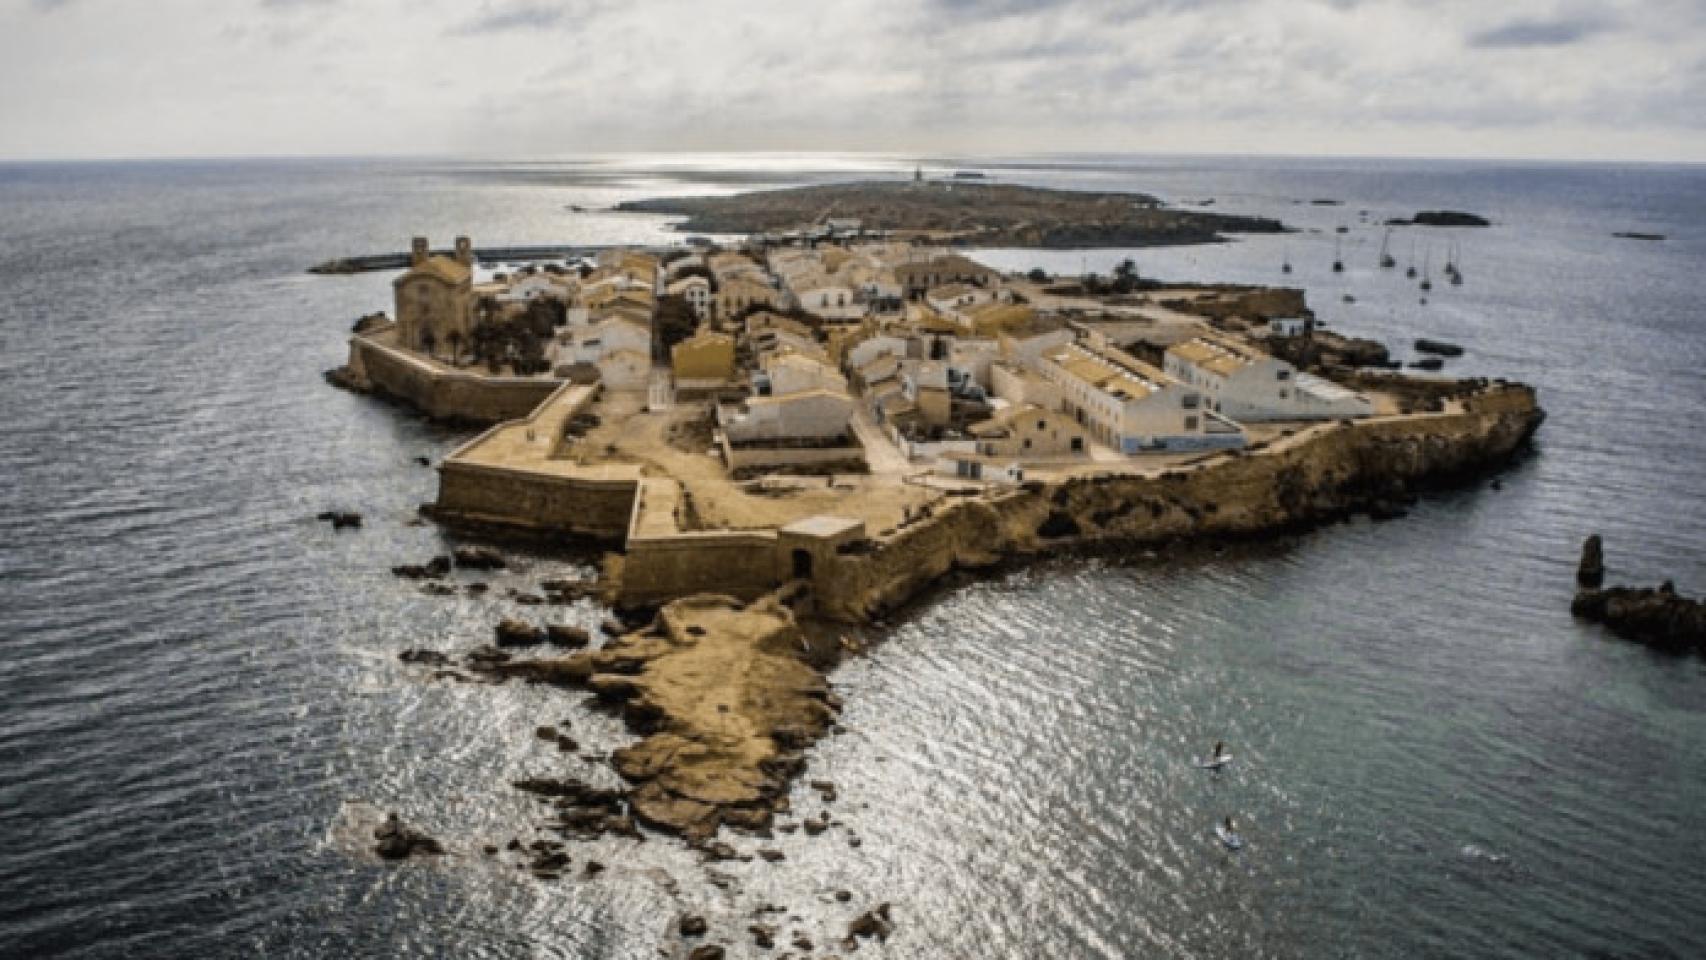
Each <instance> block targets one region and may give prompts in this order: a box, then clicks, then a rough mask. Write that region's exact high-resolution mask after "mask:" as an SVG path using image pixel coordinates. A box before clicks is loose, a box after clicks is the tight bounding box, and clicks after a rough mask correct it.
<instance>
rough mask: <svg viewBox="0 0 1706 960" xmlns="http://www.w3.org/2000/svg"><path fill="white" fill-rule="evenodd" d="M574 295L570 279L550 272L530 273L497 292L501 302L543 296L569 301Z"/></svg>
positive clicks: (523, 301)
mask: <svg viewBox="0 0 1706 960" xmlns="http://www.w3.org/2000/svg"><path fill="white" fill-rule="evenodd" d="M573 295H574V290H573V289H572V287H571V286H570V281H569V280H568V279H566V278H564V277H556V276H552V275H551V274H549V273H543V272H541V273H530V274H528V275H527V276H525V277H521V278H519V279H517V280H515V281H514V282H512V283H510V284H509V285H508V286H506V287H505V288H504V289H503V290H501V291H499V292H498V294H497V297H496V299H497V301H498V302H499V303H527V302H529V301H532V300H537V299H539V298H541V297H545V298H548V299H555V300H562V301H564V302H567V301H568V300H569V299H570V298H571V297H572V296H573Z"/></svg>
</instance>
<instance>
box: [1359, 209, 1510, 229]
mask: <svg viewBox="0 0 1706 960" xmlns="http://www.w3.org/2000/svg"><path fill="white" fill-rule="evenodd" d="M1386 223H1387V224H1388V225H1389V226H1394V227H1405V226H1417V227H1490V226H1492V225H1493V223H1492V221H1490V220H1488V219H1487V218H1486V217H1482V216H1478V215H1476V214H1473V213H1464V212H1463V211H1462V210H1423V211H1421V212H1419V213H1417V214H1416V215H1415V216H1413V217H1411V218H1410V219H1408V220H1388V221H1386Z"/></svg>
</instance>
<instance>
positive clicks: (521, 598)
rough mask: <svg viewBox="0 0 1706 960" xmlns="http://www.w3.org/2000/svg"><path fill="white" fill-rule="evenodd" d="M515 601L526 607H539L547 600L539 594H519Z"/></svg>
mask: <svg viewBox="0 0 1706 960" xmlns="http://www.w3.org/2000/svg"><path fill="white" fill-rule="evenodd" d="M513 599H514V600H515V602H516V603H519V604H521V605H522V606H524V607H537V606H539V605H540V604H542V603H544V602H545V598H544V597H541V596H540V595H538V594H537V593H518V594H516V595H515V597H514V598H513Z"/></svg>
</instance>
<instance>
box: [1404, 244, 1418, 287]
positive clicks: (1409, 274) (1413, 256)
mask: <svg viewBox="0 0 1706 960" xmlns="http://www.w3.org/2000/svg"><path fill="white" fill-rule="evenodd" d="M1404 276H1406V277H1409V278H1410V279H1411V280H1414V279H1416V238H1415V237H1411V238H1410V265H1409V268H1408V269H1406V270H1405V271H1404Z"/></svg>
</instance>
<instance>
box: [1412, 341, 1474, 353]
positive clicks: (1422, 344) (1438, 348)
mask: <svg viewBox="0 0 1706 960" xmlns="http://www.w3.org/2000/svg"><path fill="white" fill-rule="evenodd" d="M1416 350H1417V351H1419V352H1421V353H1432V354H1437V355H1439V356H1442V357H1461V356H1463V348H1462V347H1460V346H1458V345H1457V344H1455V343H1447V342H1446V341H1444V340H1429V339H1428V338H1426V337H1419V338H1417V340H1416Z"/></svg>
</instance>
